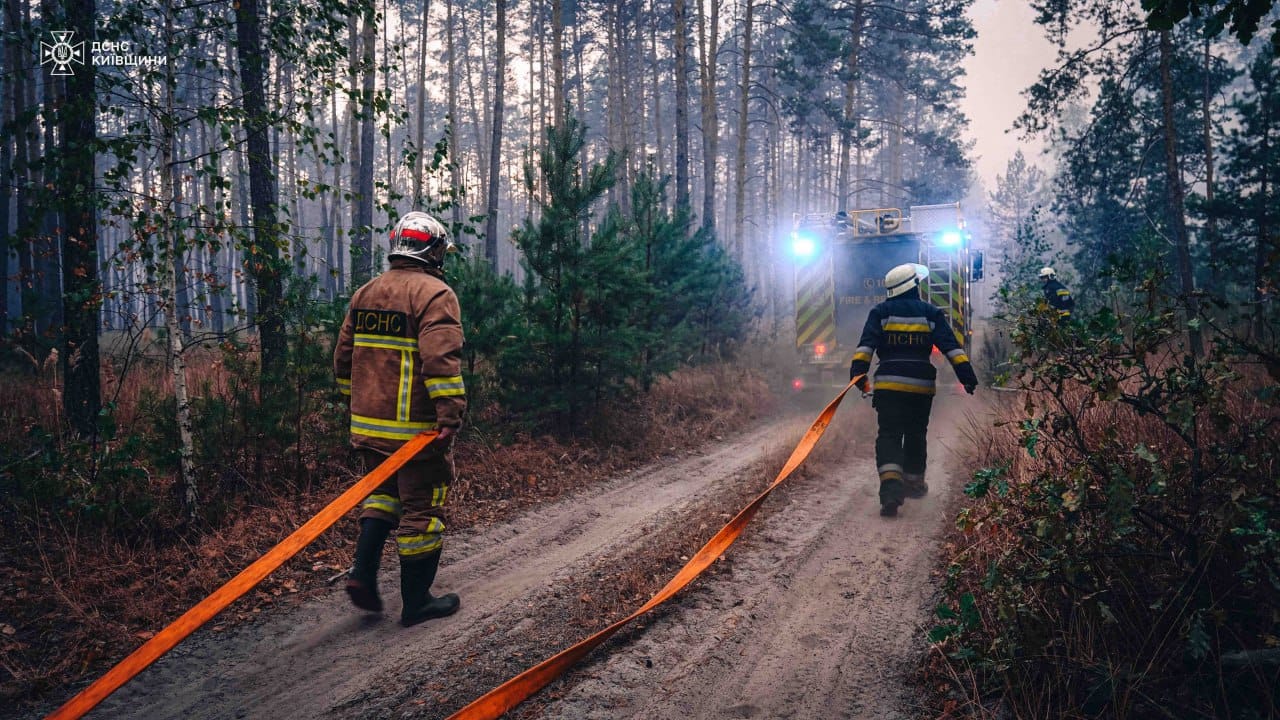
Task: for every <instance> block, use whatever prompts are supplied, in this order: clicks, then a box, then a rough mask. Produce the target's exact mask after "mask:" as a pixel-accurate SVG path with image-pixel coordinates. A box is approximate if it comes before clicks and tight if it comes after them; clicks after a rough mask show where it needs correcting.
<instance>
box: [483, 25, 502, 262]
mask: <svg viewBox="0 0 1280 720" xmlns="http://www.w3.org/2000/svg"><path fill="white" fill-rule="evenodd" d="M496 4H497V20H498V39H497V47H496V48H495V49H494V52H495V53H496V54H497V57H496V58H495V59H494V72H493V116H492V132H493V135H492V136H491V138H490V140H489V180H488V183H486V184H487V185H488V191H489V193H488V198H487V200H486V202H485V224H484V228H485V229H484V254H485V257H487V258H489V267H491V268H493V271H494V272H497V271H498V190H499V181H500V178H501V174H500V172H499V171H500V170H501V169H502V114H503V113H502V111H503V103H504V102H505V96H506V93H505V90H506V86H507V0H496Z"/></svg>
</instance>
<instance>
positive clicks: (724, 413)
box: [0, 353, 772, 709]
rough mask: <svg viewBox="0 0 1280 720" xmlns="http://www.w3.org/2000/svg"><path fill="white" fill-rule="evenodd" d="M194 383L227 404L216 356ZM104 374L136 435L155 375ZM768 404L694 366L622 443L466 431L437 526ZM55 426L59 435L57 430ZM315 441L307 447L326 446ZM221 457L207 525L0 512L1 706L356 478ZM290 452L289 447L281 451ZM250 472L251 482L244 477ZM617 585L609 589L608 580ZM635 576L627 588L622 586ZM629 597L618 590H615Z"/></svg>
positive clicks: (68, 671)
mask: <svg viewBox="0 0 1280 720" xmlns="http://www.w3.org/2000/svg"><path fill="white" fill-rule="evenodd" d="M191 365H192V367H191V375H190V377H191V378H192V380H193V382H192V387H193V388H199V389H200V390H199V392H207V393H209V394H210V395H217V394H226V393H228V392H230V383H232V382H233V381H234V376H233V374H232V373H230V372H229V371H228V370H227V368H225V367H223V365H222V362H221V359H220V356H219V355H216V354H213V353H210V354H208V355H206V356H203V357H200V358H198V359H197V360H196V361H193V362H192V363H191ZM114 372H115V370H114V369H113V368H112V366H111V365H110V364H109V363H108V364H105V368H104V380H110V381H112V382H115V385H114V386H110V385H108V386H107V387H114V388H115V389H116V390H118V392H116V393H115V394H114V396H115V397H116V398H117V402H118V404H119V406H118V408H117V413H118V414H117V418H118V419H119V420H120V421H121V423H122V424H123V422H124V421H125V420H126V419H127V420H129V421H130V422H131V423H134V424H135V426H136V425H137V424H140V423H141V422H142V420H143V417H142V416H143V409H142V406H143V405H144V399H145V397H146V396H147V395H148V393H150V394H152V395H153V396H161V397H163V394H164V393H165V392H166V389H167V388H171V384H168V383H169V382H170V381H169V380H168V378H167V377H166V375H167V372H166V370H165V369H164V368H163V366H162V365H160V364H157V363H154V362H149V363H144V364H141V365H137V366H135V367H134V368H133V369H132V370H131V371H130V372H129V374H128V375H126V379H125V382H124V383H123V384H121V383H119V382H117V381H116V380H115V377H114V376H113V375H112V373H114ZM54 391H56V386H55V385H54V384H53V383H52V382H51V383H48V384H41V383H39V382H36V383H31V382H18V381H14V382H8V381H6V382H4V383H3V384H0V403H2V405H0V406H2V407H8V408H21V409H22V411H21V412H17V413H11V414H8V415H6V418H7V419H6V420H4V421H3V424H0V433H3V435H0V437H10V438H12V437H23V436H25V433H26V432H28V431H29V430H30V428H31V427H33V426H36V425H41V426H44V425H43V424H44V423H49V422H54V421H56V419H57V418H56V410H57V402H56V397H55V396H54V394H53V393H54ZM771 402H772V397H771V394H770V393H769V390H768V388H767V386H766V384H765V383H764V381H763V380H762V379H761V378H760V377H759V376H758V375H757V374H754V373H752V372H749V371H745V370H742V369H738V368H724V367H717V368H711V367H705V368H692V369H686V370H682V371H680V372H677V373H676V374H674V375H673V376H672V377H670V378H666V379H664V380H662V381H660V382H658V383H657V384H656V385H655V387H654V388H653V390H652V392H651V393H650V394H649V395H648V396H647V397H646V398H644V399H643V400H642V401H641V402H639V403H636V404H634V405H631V406H628V407H618V408H617V409H616V411H615V414H613V415H611V416H609V417H606V418H602V419H601V422H600V423H599V427H601V428H608V432H610V433H613V432H617V433H624V434H625V436H626V437H628V438H629V440H628V441H627V442H625V443H615V442H608V441H606V440H592V439H590V438H588V439H584V440H580V441H572V440H567V439H557V438H550V437H536V438H531V437H520V438H518V439H517V441H516V442H515V443H512V444H510V445H505V446H496V445H492V444H490V443H488V442H486V439H485V438H484V437H482V436H480V435H477V434H474V433H471V434H468V433H464V435H463V437H462V438H461V441H460V442H459V443H458V445H457V447H456V450H455V460H456V462H457V466H458V476H459V480H458V482H457V485H456V487H455V488H454V491H453V492H451V493H450V497H451V499H452V500H451V503H450V504H451V508H450V527H451V529H455V530H456V529H461V528H465V527H468V526H471V525H474V524H477V523H485V522H491V521H493V520H495V519H498V518H502V517H506V516H509V515H511V514H514V513H516V512H518V511H520V510H522V509H524V508H527V507H528V506H529V505H530V504H534V503H538V502H544V501H547V500H551V499H554V498H556V497H559V496H561V495H563V494H565V493H568V492H572V491H573V490H575V489H578V488H581V487H584V486H586V485H588V484H591V483H594V482H598V481H600V480H602V479H605V478H608V477H610V476H612V475H613V474H614V473H616V472H618V471H620V470H622V469H624V468H629V467H634V466H638V465H640V464H643V463H645V462H647V461H649V460H652V459H653V458H654V457H655V456H657V455H660V454H662V453H664V452H671V451H677V450H684V449H687V448H691V447H695V446H697V445H699V444H701V443H703V442H706V441H708V440H713V439H716V438H717V437H719V436H723V435H725V434H727V433H730V432H732V431H733V430H735V429H737V428H740V427H743V426H744V425H746V424H748V423H750V422H752V421H753V419H754V418H757V417H759V416H760V415H761V414H762V413H763V412H764V411H765V410H766V409H767V408H768V406H769V404H770V403H771ZM307 422H308V427H321V426H328V425H332V424H333V423H335V422H336V421H335V420H334V418H332V417H319V416H317V417H311V418H309V419H308V421H307ZM55 426H56V425H55ZM324 429H325V430H326V432H321V433H319V435H318V437H321V438H323V437H328V436H329V434H328V432H327V430H329V429H332V428H324ZM240 452H241V454H242V455H245V456H246V457H237V458H229V459H227V460H226V468H225V469H224V470H225V472H229V473H235V474H238V475H240V476H241V477H240V479H239V480H238V481H237V482H236V483H231V484H228V483H226V482H219V483H215V484H214V485H213V486H211V488H210V491H211V492H214V491H220V492H221V493H222V495H221V496H220V497H219V498H218V499H217V502H218V503H219V504H220V507H221V512H220V513H218V515H217V518H218V519H217V521H216V522H214V523H213V524H212V525H210V526H208V527H203V528H185V529H182V528H179V527H177V526H175V525H173V523H172V522H171V521H170V520H165V519H155V520H152V519H147V518H144V519H142V521H141V522H139V523H138V524H137V526H136V527H135V528H134V530H132V531H130V532H129V533H127V534H125V535H121V533H119V532H117V531H108V530H106V529H103V528H101V527H94V526H91V525H89V524H86V523H82V522H80V521H79V520H78V519H77V516H75V515H74V514H71V513H64V512H59V511H58V510H57V508H54V507H33V506H31V505H28V504H20V503H18V502H10V501H8V500H6V501H4V502H0V598H3V600H4V602H3V603H0V700H3V701H4V704H10V703H13V705H12V706H13V707H14V708H15V709H16V708H17V704H18V703H19V702H20V701H23V700H30V699H33V698H39V697H41V696H43V695H45V694H47V693H49V692H52V691H56V690H59V689H61V688H64V687H65V686H66V685H68V684H70V683H74V682H76V681H77V680H79V679H81V678H83V677H85V676H89V675H94V674H97V673H99V672H101V671H102V670H103V669H105V666H106V664H107V663H109V662H113V661H115V660H118V659H119V658H121V657H122V656H123V655H124V654H126V653H127V652H128V651H130V650H132V649H133V648H134V647H136V646H137V645H138V643H139V642H140V641H141V640H142V639H145V638H147V637H150V635H151V634H152V633H154V632H156V631H157V630H159V629H160V628H161V627H163V626H164V625H165V624H166V623H167V622H169V621H170V620H172V619H174V618H175V617H177V616H178V615H179V614H180V613H181V612H183V611H185V610H186V609H187V608H188V607H189V606H191V605H192V604H194V603H195V602H197V601H198V600H199V599H201V598H202V597H204V596H205V595H207V594H208V593H209V592H210V591H212V590H213V589H215V588H216V587H218V586H219V585H221V584H222V583H223V582H225V581H226V580H227V579H229V578H230V577H231V576H232V575H234V574H235V573H236V572H238V571H239V570H240V569H242V568H243V567H245V566H246V565H248V564H249V563H250V562H252V561H253V560H254V559H256V558H257V557H259V556H260V555H261V554H262V553H263V552H265V551H266V550H267V549H269V548H270V547H272V546H273V545H274V544H275V543H276V542H278V541H279V540H280V539H281V538H282V537H284V535H286V534H287V533H288V531H289V530H291V529H292V528H295V527H297V526H298V525H300V524H302V523H303V522H304V521H305V520H307V519H308V518H309V517H311V515H312V514H314V513H315V512H316V511H318V510H319V509H320V508H321V507H322V506H323V505H324V504H325V503H326V502H328V500H329V499H331V498H332V497H334V496H336V495H337V494H338V493H339V492H340V491H341V490H342V489H343V488H345V487H346V486H348V485H349V484H350V483H351V482H352V481H353V480H354V478H355V475H354V472H353V471H352V469H351V468H352V467H353V466H354V464H353V463H352V462H351V461H350V459H349V458H348V456H347V454H346V453H345V452H344V451H343V449H342V448H341V447H326V446H320V445H319V444H318V442H316V441H315V439H314V438H313V439H312V441H311V442H310V444H309V445H307V449H306V450H305V455H306V457H305V458H301V459H300V462H299V463H297V464H298V465H299V466H303V467H305V468H306V470H307V483H306V484H305V485H304V484H300V483H297V482H280V481H279V480H278V478H275V477H269V475H270V474H271V473H273V472H277V471H280V470H281V468H282V467H283V466H284V465H287V464H288V462H290V460H289V458H286V457H267V458H266V459H265V460H264V459H263V458H261V457H259V458H256V459H255V458H252V457H248V456H249V455H252V454H253V452H254V451H253V450H252V449H245V450H241V451H240ZM290 454H291V455H293V456H295V458H296V456H298V455H301V454H302V451H300V450H299V449H298V448H293V449H291V450H287V452H285V453H282V455H290ZM255 468H260V469H261V471H262V473H263V474H262V475H254V474H253V471H254V469H255ZM147 484H148V486H149V487H150V489H151V492H154V493H156V494H157V495H159V496H163V495H165V494H168V493H171V492H172V487H173V484H174V478H173V477H171V476H167V475H165V474H164V473H157V472H151V473H150V475H149V476H148V479H147ZM354 526H355V521H354V513H353V514H352V516H351V517H350V518H348V519H347V520H344V521H342V522H339V523H338V525H337V526H336V527H335V528H334V529H331V530H329V531H327V532H326V533H324V534H323V535H322V536H321V537H320V538H319V539H318V540H317V541H316V542H315V543H313V544H312V545H311V546H309V547H308V548H307V549H306V550H305V551H304V552H303V553H301V554H300V555H299V556H298V557H296V558H295V559H293V560H292V561H290V562H289V563H288V564H287V565H286V566H285V567H284V568H282V569H281V570H280V571H277V572H276V573H275V574H273V575H272V576H271V577H270V578H268V579H267V580H266V581H264V582H263V584H262V585H260V586H259V587H258V588H256V589H255V590H253V591H252V592H250V593H249V594H248V595H247V596H246V597H245V598H243V599H241V600H240V601H238V602H237V603H235V604H234V605H232V606H231V607H230V608H229V609H228V610H227V611H225V612H224V613H223V614H222V615H220V616H219V617H218V618H216V619H215V620H214V621H212V623H211V625H212V627H213V629H214V630H215V631H218V630H221V629H223V628H225V627H227V626H229V625H231V624H234V623H236V622H238V621H241V620H244V619H247V618H249V617H251V616H253V615H254V614H256V613H260V612H262V611H263V610H264V609H268V608H270V607H272V606H274V605H278V604H282V603H288V602H290V601H291V600H293V599H297V598H301V597H306V596H308V595H310V594H314V593H316V592H319V591H322V590H323V579H324V578H327V577H328V576H330V575H333V574H334V573H336V572H338V571H340V570H341V569H342V568H345V567H347V565H348V564H349V560H350V556H349V551H350V547H349V546H350V540H351V537H350V536H351V533H352V528H353V527H354ZM620 580H622V579H620ZM633 580H634V579H633ZM642 586H643V587H647V584H646V583H642V582H639V581H638V580H635V581H633V582H620V583H619V587H620V589H621V591H620V596H619V600H620V601H621V600H627V601H629V600H630V599H631V598H633V597H635V596H637V594H638V593H640V592H641V587H642ZM628 588H629V590H628Z"/></svg>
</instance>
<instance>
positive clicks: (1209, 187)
mask: <svg viewBox="0 0 1280 720" xmlns="http://www.w3.org/2000/svg"><path fill="white" fill-rule="evenodd" d="M1212 71H1213V53H1212V41H1211V39H1210V38H1209V35H1208V33H1205V37H1204V86H1203V87H1202V89H1201V97H1200V103H1201V111H1200V112H1201V114H1202V115H1203V117H1202V118H1201V128H1202V132H1203V134H1204V203H1205V205H1206V206H1207V207H1208V208H1209V212H1208V213H1207V214H1206V217H1205V222H1204V237H1205V241H1206V243H1207V244H1208V246H1209V248H1208V249H1209V257H1210V258H1211V259H1210V261H1209V277H1210V280H1209V282H1210V284H1211V285H1212V286H1213V292H1216V293H1221V292H1222V265H1221V261H1220V260H1219V259H1218V257H1219V249H1218V213H1217V211H1216V210H1215V209H1214V207H1213V196H1214V188H1213V173H1214V167H1213V89H1212V88H1211V86H1210V82H1209V78H1210V74H1211V73H1212Z"/></svg>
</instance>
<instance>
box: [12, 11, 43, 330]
mask: <svg viewBox="0 0 1280 720" xmlns="http://www.w3.org/2000/svg"><path fill="white" fill-rule="evenodd" d="M4 8H5V13H6V14H7V15H8V16H9V27H11V28H23V27H24V26H25V23H26V21H28V20H29V13H30V8H29V7H28V5H27V2H26V0H17V2H7V3H5V4H4ZM21 48H22V44H21V43H14V44H13V45H11V46H10V47H9V51H10V57H12V58H13V64H12V65H11V67H12V68H13V70H14V72H13V74H12V75H10V79H11V80H12V82H13V115H12V117H13V122H14V123H15V126H14V128H13V132H12V136H13V148H14V157H13V180H14V200H15V202H14V207H15V212H14V221H15V228H16V231H17V232H16V235H17V242H15V243H14V246H13V247H14V251H15V253H16V254H17V256H18V258H17V259H18V275H17V281H18V288H17V289H18V302H19V306H18V308H17V310H18V312H19V313H20V318H21V324H20V329H21V331H22V332H24V333H28V334H29V333H30V332H31V331H32V330H33V329H34V328H33V324H32V322H31V308H28V307H27V303H26V295H27V293H26V292H24V291H25V290H27V289H29V288H31V287H32V283H33V282H34V279H35V277H34V275H35V263H34V256H33V251H32V243H31V235H32V226H31V224H32V218H31V205H32V201H31V184H32V173H31V160H32V158H34V157H36V156H38V149H37V148H36V136H35V123H33V122H31V121H30V120H28V119H27V108H29V107H31V105H32V102H31V100H30V98H31V97H32V95H31V93H32V85H34V84H35V77H34V73H33V68H34V63H33V62H31V61H29V60H25V59H24V57H23V55H24V53H23V51H22V49H21Z"/></svg>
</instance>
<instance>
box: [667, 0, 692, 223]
mask: <svg viewBox="0 0 1280 720" xmlns="http://www.w3.org/2000/svg"><path fill="white" fill-rule="evenodd" d="M685 1H686V0H673V5H672V9H671V14H672V18H673V19H674V21H675V37H674V38H673V41H672V43H673V44H674V45H675V48H674V50H675V54H676V210H677V212H678V211H680V210H681V209H685V210H687V209H688V208H689V59H688V56H689V45H688V38H689V34H688V29H687V28H686V26H685V23H686V21H687V18H686V9H685Z"/></svg>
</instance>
